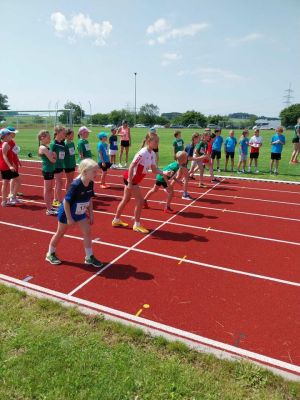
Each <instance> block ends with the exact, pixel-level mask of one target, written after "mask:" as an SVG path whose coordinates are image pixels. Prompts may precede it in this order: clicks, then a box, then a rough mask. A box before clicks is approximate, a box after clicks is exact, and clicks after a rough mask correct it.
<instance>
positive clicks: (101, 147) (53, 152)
mask: <svg viewBox="0 0 300 400" xmlns="http://www.w3.org/2000/svg"><path fill="white" fill-rule="evenodd" d="M125 122H126V121H125ZM126 125H127V124H126V123H124V121H123V124H122V127H121V128H119V129H121V130H116V131H115V130H112V134H111V136H110V139H109V143H110V144H112V145H113V146H114V147H115V146H116V139H115V138H114V137H115V136H116V135H118V134H120V135H123V137H124V135H125V134H126V135H127V138H128V137H129V140H125V141H126V143H123V145H122V147H123V150H124V149H126V148H127V149H128V147H129V145H130V133H129V136H128V132H129V131H128V129H129V128H127V127H126ZM122 130H123V131H122ZM124 130H125V131H126V132H125V133H124ZM15 133H16V131H15V129H14V128H13V127H7V128H5V129H2V130H1V131H0V136H1V141H0V170H1V174H2V203H1V204H2V206H8V205H14V204H16V202H17V201H18V198H17V190H18V189H19V186H20V178H19V173H18V167H19V166H20V161H19V158H18V152H19V151H20V149H19V148H18V146H16V144H15V142H14V140H13V139H14V136H15ZM89 133H90V130H89V129H88V128H87V127H85V126H83V127H81V128H80V129H79V131H78V137H79V140H78V143H77V150H78V154H79V158H78V162H79V166H78V172H79V175H78V177H77V178H75V179H74V174H75V169H76V155H75V144H74V131H73V130H72V129H65V128H64V127H63V126H57V127H55V132H54V139H53V140H52V141H51V137H50V133H49V132H48V131H47V130H42V131H40V132H39V134H38V140H39V150H38V154H39V156H40V157H41V160H42V175H43V178H44V198H45V203H46V214H47V215H57V218H58V227H57V231H56V233H55V234H54V236H53V237H52V238H51V241H50V244H49V249H48V252H47V254H46V261H48V262H50V263H51V264H60V263H61V260H60V259H59V258H58V257H57V255H56V248H57V245H58V243H59V241H60V240H61V238H62V237H63V236H64V234H65V233H66V231H67V229H68V226H69V225H73V224H75V223H77V224H78V225H79V226H80V228H81V230H82V232H83V237H84V249H85V259H84V262H85V263H86V264H89V265H93V266H95V267H98V268H99V267H102V265H103V264H102V263H101V261H99V260H98V259H97V258H96V257H95V256H94V254H93V251H92V244H91V229H90V226H91V225H92V224H93V221H94V217H93V206H92V198H93V196H94V181H95V179H96V177H97V173H98V170H99V168H101V169H102V177H101V184H100V187H101V188H103V189H105V188H107V187H108V186H107V185H106V184H105V176H106V172H107V170H108V169H109V168H110V167H111V165H112V164H113V161H115V159H111V158H109V156H116V153H115V154H112V153H111V152H110V150H116V149H111V147H110V148H108V143H107V134H106V133H105V132H100V133H99V134H98V139H99V143H98V146H97V153H98V163H96V162H95V161H94V160H93V159H92V153H91V149H90V145H89V142H88V136H89ZM282 133H283V129H282V128H281V127H280V128H278V129H277V130H276V133H275V135H273V137H272V140H271V144H272V152H271V170H273V166H274V165H275V169H274V172H275V173H277V171H278V163H279V160H280V155H281V151H282V146H283V145H284V144H285V137H284V135H283V134H282ZM248 134H249V132H248V131H246V130H245V131H244V132H243V134H242V137H241V139H240V141H239V156H240V157H239V163H238V172H243V171H245V167H246V162H247V154H248V148H249V147H250V148H251V151H250V161H249V168H251V165H252V161H253V160H254V163H255V167H256V171H257V172H258V170H257V159H258V155H259V149H260V147H261V145H262V140H261V137H260V135H259V130H256V131H255V132H254V135H253V137H252V138H251V139H250V140H249V139H248ZM174 136H175V140H174V142H173V148H174V161H173V162H172V163H170V164H168V165H167V166H166V167H164V168H162V169H159V168H158V167H157V154H158V147H159V136H158V135H157V132H156V130H155V129H154V128H151V129H150V130H149V132H148V133H147V135H146V137H145V139H144V141H143V144H142V148H141V149H140V150H139V151H138V152H137V153H136V155H135V157H134V158H133V161H132V162H131V164H130V166H129V168H128V170H125V172H124V174H123V181H124V193H123V198H122V200H121V202H120V203H119V205H118V208H117V211H116V214H115V217H114V218H113V220H112V226H113V227H116V228H117V227H121V228H127V227H128V223H126V222H124V221H122V219H121V216H122V213H123V211H124V208H125V207H126V205H127V204H128V203H129V201H130V200H131V199H132V198H134V199H135V209H134V223H133V227H132V229H133V231H135V232H139V233H143V234H147V233H149V230H148V229H147V228H145V227H144V226H143V225H142V224H141V212H142V209H143V207H144V208H149V204H148V200H149V199H150V197H151V196H152V195H154V194H155V193H156V192H157V191H158V190H159V189H160V188H161V187H162V188H163V189H164V190H165V192H166V202H165V206H164V208H163V210H164V212H166V213H170V214H171V213H173V212H174V211H173V209H172V207H171V202H172V199H173V196H174V185H175V184H178V185H180V186H182V190H183V194H182V198H183V199H185V200H193V199H192V197H191V196H190V195H189V193H188V182H189V180H190V179H195V177H194V174H195V171H196V170H198V169H199V172H200V173H199V177H200V178H199V186H200V187H206V186H205V185H204V182H203V175H204V170H205V168H208V171H209V173H210V179H211V181H212V182H218V179H216V178H215V176H214V168H213V166H214V162H215V160H216V162H217V169H218V170H219V169H220V159H221V150H222V144H223V142H224V149H225V153H226V163H225V170H226V169H227V166H228V161H229V158H231V168H232V170H233V167H234V154H235V148H236V146H237V140H236V138H235V137H234V132H233V131H230V134H229V137H228V138H226V140H225V141H223V138H222V136H221V130H218V129H216V130H215V132H214V133H213V134H212V133H211V132H210V130H207V129H206V130H205V131H204V133H203V134H202V135H200V134H198V133H194V134H193V135H192V140H191V143H190V144H189V145H188V146H186V147H185V148H184V141H183V139H182V138H181V133H180V131H176V132H175V134H174ZM111 138H112V140H111ZM125 154H126V160H128V151H127V152H126V150H125ZM189 161H191V166H190V168H189V169H188V162H189ZM149 171H151V172H152V173H154V174H156V181H155V184H154V186H153V187H152V188H151V189H150V190H149V191H148V192H147V193H146V194H145V195H143V193H142V191H141V189H140V184H141V182H142V180H143V179H144V178H145V176H146V174H147V173H148V172H149ZM64 173H65V177H66V182H65V185H63V174H64ZM54 182H55V185H54ZM9 186H10V187H9ZM64 189H65V190H66V195H65V196H64V195H63V190H64ZM9 191H10V193H11V194H10V196H9V195H8V192H9ZM53 193H54V196H53Z"/></svg>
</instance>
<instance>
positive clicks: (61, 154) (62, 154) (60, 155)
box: [58, 151, 65, 160]
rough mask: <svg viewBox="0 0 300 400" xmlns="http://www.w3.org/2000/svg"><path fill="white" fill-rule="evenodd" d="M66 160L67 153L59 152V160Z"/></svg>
mask: <svg viewBox="0 0 300 400" xmlns="http://www.w3.org/2000/svg"><path fill="white" fill-rule="evenodd" d="M64 158H65V152H64V151H59V152H58V159H59V160H64Z"/></svg>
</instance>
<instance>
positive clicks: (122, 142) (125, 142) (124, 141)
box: [121, 140, 129, 147]
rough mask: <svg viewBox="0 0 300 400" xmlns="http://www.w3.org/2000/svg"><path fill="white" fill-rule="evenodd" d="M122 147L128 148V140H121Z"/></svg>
mask: <svg viewBox="0 0 300 400" xmlns="http://www.w3.org/2000/svg"><path fill="white" fill-rule="evenodd" d="M121 146H122V147H129V140H121Z"/></svg>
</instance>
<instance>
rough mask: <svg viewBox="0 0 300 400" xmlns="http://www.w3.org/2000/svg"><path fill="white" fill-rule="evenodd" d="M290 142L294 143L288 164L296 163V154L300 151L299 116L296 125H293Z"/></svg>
mask: <svg viewBox="0 0 300 400" xmlns="http://www.w3.org/2000/svg"><path fill="white" fill-rule="evenodd" d="M292 143H293V145H294V150H293V152H292V155H291V159H290V164H298V163H299V161H298V155H299V153H300V118H298V120H297V125H295V132H294V136H293V139H292Z"/></svg>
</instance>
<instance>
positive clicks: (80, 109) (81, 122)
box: [78, 101, 82, 124]
mask: <svg viewBox="0 0 300 400" xmlns="http://www.w3.org/2000/svg"><path fill="white" fill-rule="evenodd" d="M78 104H79V106H80V124H82V105H81V103H80V101H79V102H78Z"/></svg>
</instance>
